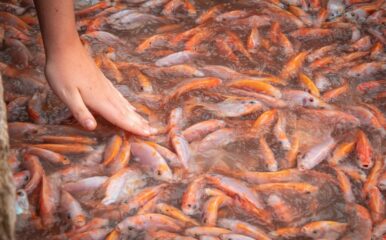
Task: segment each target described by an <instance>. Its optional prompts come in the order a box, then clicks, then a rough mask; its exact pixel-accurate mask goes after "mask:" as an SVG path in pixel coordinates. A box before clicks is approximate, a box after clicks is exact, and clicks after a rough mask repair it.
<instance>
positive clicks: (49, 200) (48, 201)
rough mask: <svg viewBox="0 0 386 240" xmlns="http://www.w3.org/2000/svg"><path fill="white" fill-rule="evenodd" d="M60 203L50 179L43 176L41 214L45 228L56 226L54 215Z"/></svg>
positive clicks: (40, 201) (40, 202) (40, 200)
mask: <svg viewBox="0 0 386 240" xmlns="http://www.w3.org/2000/svg"><path fill="white" fill-rule="evenodd" d="M58 201H59V199H56V197H55V193H54V189H53V186H52V183H51V182H49V179H48V178H47V177H46V175H45V174H43V175H42V181H41V189H40V199H39V206H40V207H39V210H40V211H39V214H40V217H41V219H42V223H43V225H44V226H46V227H51V226H52V225H53V224H54V222H55V218H54V214H55V212H56V204H57V203H58Z"/></svg>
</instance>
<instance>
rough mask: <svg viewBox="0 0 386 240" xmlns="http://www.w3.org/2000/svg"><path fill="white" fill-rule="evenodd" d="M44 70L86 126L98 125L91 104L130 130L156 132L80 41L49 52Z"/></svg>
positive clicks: (61, 96) (78, 118)
mask: <svg viewBox="0 0 386 240" xmlns="http://www.w3.org/2000/svg"><path fill="white" fill-rule="evenodd" d="M45 73H46V77H47V80H48V82H49V84H50V85H51V87H52V89H53V90H54V92H55V93H56V94H57V95H58V96H59V98H60V99H61V100H62V101H63V102H64V103H65V104H67V106H68V107H69V109H70V110H71V112H72V113H73V115H74V117H75V118H76V119H77V120H78V121H79V123H80V124H81V125H82V126H83V127H84V128H86V129H88V130H93V129H95V127H96V125H97V123H96V121H95V118H94V117H93V115H92V114H91V113H90V111H89V109H88V107H89V108H90V109H92V110H93V111H95V112H96V113H99V114H100V115H101V116H103V117H104V118H105V119H106V120H108V121H110V122H111V123H113V124H114V125H116V126H118V127H120V128H122V129H125V130H127V131H129V132H133V133H135V134H139V135H150V134H152V133H154V132H155V131H154V129H153V128H151V127H150V126H149V125H148V123H147V121H146V120H144V119H143V118H142V117H141V116H140V115H139V114H137V113H136V112H135V108H134V107H133V106H132V105H131V104H130V103H129V102H128V101H127V100H126V99H125V98H124V97H123V96H122V95H121V93H120V92H119V91H118V90H116V89H115V88H114V86H113V84H112V83H111V82H110V81H109V80H108V79H107V78H106V77H105V76H104V75H103V73H102V72H101V71H100V70H99V69H98V67H97V66H96V65H95V63H94V61H93V59H92V58H91V57H90V56H89V55H88V54H87V52H86V50H85V49H84V47H83V46H82V44H81V43H80V41H79V43H77V44H75V46H74V45H73V46H71V47H70V48H68V49H59V50H58V51H57V52H55V53H53V54H50V55H49V57H48V58H47V63H46V68H45Z"/></svg>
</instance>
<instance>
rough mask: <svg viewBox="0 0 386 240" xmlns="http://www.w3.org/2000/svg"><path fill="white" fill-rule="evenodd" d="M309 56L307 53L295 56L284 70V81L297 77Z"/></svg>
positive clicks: (282, 73)
mask: <svg viewBox="0 0 386 240" xmlns="http://www.w3.org/2000/svg"><path fill="white" fill-rule="evenodd" d="M307 55H308V52H307V51H303V52H300V53H298V54H297V55H295V56H293V57H292V58H291V59H290V60H289V61H288V62H287V64H286V65H285V66H284V68H283V69H282V71H281V73H280V76H281V78H282V79H283V80H289V79H290V78H292V77H294V76H296V75H297V74H298V72H299V71H300V69H301V68H302V66H303V62H304V60H305V59H306V57H307Z"/></svg>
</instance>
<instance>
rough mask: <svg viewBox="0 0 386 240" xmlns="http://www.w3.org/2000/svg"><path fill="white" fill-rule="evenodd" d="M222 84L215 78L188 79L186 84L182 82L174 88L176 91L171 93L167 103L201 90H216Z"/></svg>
mask: <svg viewBox="0 0 386 240" xmlns="http://www.w3.org/2000/svg"><path fill="white" fill-rule="evenodd" d="M221 83H222V81H221V79H219V78H214V77H204V78H193V79H187V80H185V81H184V82H181V83H180V84H179V85H178V86H176V87H175V88H174V90H172V91H171V93H169V95H168V98H167V100H166V102H168V101H170V100H172V99H174V98H179V97H180V96H181V95H183V94H185V93H187V92H190V91H194V90H200V89H208V88H214V87H217V86H218V85H221Z"/></svg>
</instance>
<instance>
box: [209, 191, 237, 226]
mask: <svg viewBox="0 0 386 240" xmlns="http://www.w3.org/2000/svg"><path fill="white" fill-rule="evenodd" d="M232 202H233V201H232V199H231V198H230V197H228V196H226V195H219V196H213V197H211V198H209V199H208V200H207V201H206V202H205V204H204V206H203V214H202V220H201V222H202V223H203V224H204V225H205V226H216V224H217V216H218V210H219V209H220V208H221V207H222V206H227V205H230V204H232Z"/></svg>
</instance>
